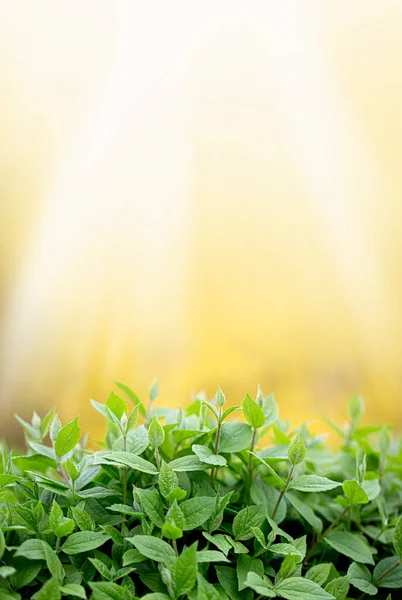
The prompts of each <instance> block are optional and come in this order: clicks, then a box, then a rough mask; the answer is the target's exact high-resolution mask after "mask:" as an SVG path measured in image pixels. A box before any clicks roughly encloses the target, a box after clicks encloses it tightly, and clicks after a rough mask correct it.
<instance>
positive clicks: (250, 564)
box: [236, 554, 264, 592]
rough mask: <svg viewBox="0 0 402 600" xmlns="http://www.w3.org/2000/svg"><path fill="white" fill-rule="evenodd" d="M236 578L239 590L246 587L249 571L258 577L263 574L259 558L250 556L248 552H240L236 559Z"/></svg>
mask: <svg viewBox="0 0 402 600" xmlns="http://www.w3.org/2000/svg"><path fill="white" fill-rule="evenodd" d="M236 572H237V580H238V589H239V592H241V591H242V590H244V588H246V587H247V584H246V579H247V575H248V574H249V573H256V574H257V575H259V576H260V577H262V576H263V575H264V565H263V563H262V561H261V560H260V559H259V558H252V557H251V556H249V555H248V554H240V556H239V558H238V561H237V567H236Z"/></svg>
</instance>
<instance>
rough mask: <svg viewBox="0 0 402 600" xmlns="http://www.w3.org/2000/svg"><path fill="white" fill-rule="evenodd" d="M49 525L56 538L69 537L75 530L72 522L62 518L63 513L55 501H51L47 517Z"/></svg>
mask: <svg viewBox="0 0 402 600" xmlns="http://www.w3.org/2000/svg"><path fill="white" fill-rule="evenodd" d="M49 525H50V529H51V530H52V531H53V533H54V534H55V535H56V536H57V537H58V538H62V537H64V536H65V535H70V533H72V532H73V531H74V529H75V525H74V521H73V520H72V519H67V518H66V517H64V514H63V511H62V510H61V508H60V506H59V505H58V503H57V502H56V500H53V504H52V509H51V511H50V515H49Z"/></svg>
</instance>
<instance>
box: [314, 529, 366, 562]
mask: <svg viewBox="0 0 402 600" xmlns="http://www.w3.org/2000/svg"><path fill="white" fill-rule="evenodd" d="M324 539H325V541H326V542H327V544H329V545H330V546H331V547H332V548H334V550H336V551H337V552H339V553H340V554H344V555H345V556H348V557H349V558H351V559H352V560H354V561H356V562H359V563H366V564H369V565H374V561H373V556H372V554H371V552H370V548H369V547H368V546H367V544H365V543H364V541H363V539H362V538H361V537H360V536H359V535H357V534H353V533H349V532H348V531H332V532H331V533H329V534H328V535H327V536H326V537H325V538H324Z"/></svg>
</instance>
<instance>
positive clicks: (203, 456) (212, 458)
mask: <svg viewBox="0 0 402 600" xmlns="http://www.w3.org/2000/svg"><path fill="white" fill-rule="evenodd" d="M191 448H192V450H193V452H194V453H195V454H196V455H197V456H198V458H199V459H200V461H201V462H203V463H206V464H207V465H213V466H218V467H225V466H226V464H227V462H226V458H225V457H224V456H220V455H219V454H214V453H213V451H212V450H211V449H210V448H208V446H200V445H199V444H193V445H192V446H191Z"/></svg>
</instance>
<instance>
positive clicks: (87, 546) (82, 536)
mask: <svg viewBox="0 0 402 600" xmlns="http://www.w3.org/2000/svg"><path fill="white" fill-rule="evenodd" d="M109 539H110V536H109V535H107V534H106V533H100V532H98V531H79V532H77V533H73V534H72V535H70V537H68V538H67V540H66V541H65V542H64V544H63V546H62V547H61V549H62V551H63V552H65V554H81V553H82V552H89V551H90V550H95V548H99V547H100V546H103V544H104V543H105V542H107V541H108V540H109Z"/></svg>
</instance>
